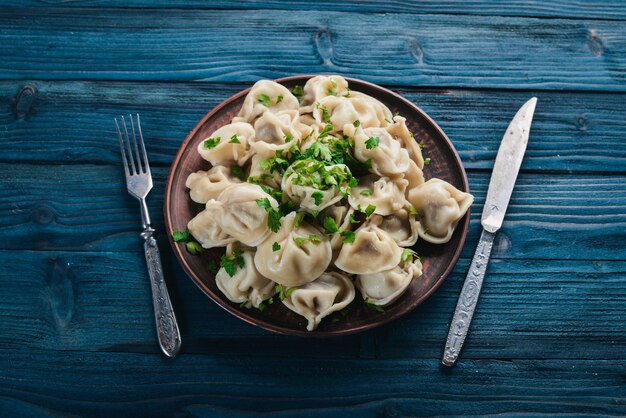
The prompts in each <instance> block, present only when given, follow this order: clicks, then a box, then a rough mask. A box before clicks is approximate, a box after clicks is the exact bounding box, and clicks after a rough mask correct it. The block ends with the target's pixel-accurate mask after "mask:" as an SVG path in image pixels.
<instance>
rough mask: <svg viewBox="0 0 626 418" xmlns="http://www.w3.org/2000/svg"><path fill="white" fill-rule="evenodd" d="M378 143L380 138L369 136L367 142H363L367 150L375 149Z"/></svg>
mask: <svg viewBox="0 0 626 418" xmlns="http://www.w3.org/2000/svg"><path fill="white" fill-rule="evenodd" d="M379 143H380V138H379V137H377V136H370V137H369V138H368V139H367V141H365V147H366V148H367V149H374V148H376V147H378V144H379Z"/></svg>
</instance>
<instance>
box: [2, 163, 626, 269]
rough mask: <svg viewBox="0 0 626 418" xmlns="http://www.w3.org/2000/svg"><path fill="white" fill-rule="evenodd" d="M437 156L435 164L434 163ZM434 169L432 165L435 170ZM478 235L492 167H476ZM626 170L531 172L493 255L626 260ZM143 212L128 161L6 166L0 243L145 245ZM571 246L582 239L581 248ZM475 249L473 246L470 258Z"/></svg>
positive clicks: (156, 201)
mask: <svg viewBox="0 0 626 418" xmlns="http://www.w3.org/2000/svg"><path fill="white" fill-rule="evenodd" d="M435 163H436V162H433V164H435ZM426 173H428V171H426ZM166 175H167V169H165V168H155V169H154V170H153V178H154V182H155V188H154V190H153V191H152V192H151V193H150V195H149V206H150V209H151V217H152V219H153V222H154V225H155V226H156V228H157V230H158V231H163V212H162V203H163V201H162V199H163V197H162V196H163V190H164V184H165V178H166ZM469 180H470V190H471V192H472V193H473V194H474V195H475V197H476V200H475V204H474V206H473V208H472V221H471V224H470V225H471V226H470V234H469V236H468V242H469V243H472V242H476V240H477V239H478V233H479V228H480V221H479V220H480V214H481V212H482V204H483V202H484V197H485V194H486V191H487V186H488V182H489V174H488V173H482V172H470V173H469ZM625 206H626V179H625V178H624V177H623V176H593V175H577V176H574V175H550V176H544V175H537V174H524V173H522V174H521V175H520V177H519V178H518V181H517V185H516V188H515V192H514V194H513V197H512V201H511V204H510V205H509V209H508V212H507V217H506V219H505V222H504V227H503V229H502V230H501V231H500V233H499V234H498V236H497V237H496V242H495V245H494V249H493V253H492V257H496V258H525V259H535V258H549V259H559V258H563V259H569V258H572V259H599V260H602V259H604V260H620V259H624V258H625V256H626V248H624V246H622V245H621V244H620V243H622V242H624V241H626V228H624V227H625V226H626V213H625V212H624V207H625ZM139 225H140V221H139V211H138V205H137V203H136V201H135V200H134V199H133V198H131V197H130V196H129V195H127V193H126V189H125V183H124V177H123V170H122V168H121V166H118V167H115V166H96V165H66V166H41V165H20V164H5V165H1V166H0V231H1V232H2V233H3V234H4V235H5V236H7V237H11V239H10V240H4V241H1V242H0V248H1V249H44V250H45V249H64V250H99V251H141V242H142V241H141V239H140V238H139V232H140V228H139ZM563 243H569V244H570V245H573V246H576V251H572V248H571V247H570V246H567V245H563ZM473 250H474V249H473V248H467V247H466V249H465V252H464V254H465V255H467V256H470V255H471V254H472V252H473Z"/></svg>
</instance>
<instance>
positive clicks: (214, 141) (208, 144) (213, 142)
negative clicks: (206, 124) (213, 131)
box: [204, 136, 222, 149]
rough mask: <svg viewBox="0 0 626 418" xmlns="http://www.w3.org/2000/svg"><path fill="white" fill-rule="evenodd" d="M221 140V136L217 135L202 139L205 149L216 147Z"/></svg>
mask: <svg viewBox="0 0 626 418" xmlns="http://www.w3.org/2000/svg"><path fill="white" fill-rule="evenodd" d="M221 140H222V138H220V137H219V136H216V137H214V138H209V139H205V140H204V148H206V149H213V148H215V147H217V145H218V144H219V143H220V141H221Z"/></svg>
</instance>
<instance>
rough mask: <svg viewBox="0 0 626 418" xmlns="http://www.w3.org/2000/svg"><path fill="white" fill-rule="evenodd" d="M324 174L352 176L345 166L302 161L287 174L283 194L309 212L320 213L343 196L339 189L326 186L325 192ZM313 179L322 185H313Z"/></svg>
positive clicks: (294, 165) (283, 182) (290, 168)
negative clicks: (335, 173) (336, 173)
mask: <svg viewBox="0 0 626 418" xmlns="http://www.w3.org/2000/svg"><path fill="white" fill-rule="evenodd" d="M322 172H331V173H332V172H338V173H341V174H342V175H344V176H348V175H349V174H350V170H349V169H348V167H347V166H345V165H343V164H334V165H327V166H325V165H324V164H323V163H320V162H316V161H309V160H301V161H298V162H295V163H294V164H292V165H291V166H290V167H289V168H288V169H287V171H286V172H285V176H284V177H283V180H282V185H281V186H282V189H283V193H284V194H285V195H286V196H287V197H288V198H289V199H291V200H292V201H293V202H294V203H296V204H298V205H299V206H300V207H301V208H302V209H304V210H306V211H309V212H318V211H320V210H322V209H324V208H326V207H328V206H330V205H332V204H333V203H335V202H337V201H339V200H341V198H342V197H343V195H342V194H341V192H340V190H339V189H338V188H336V187H334V186H329V185H326V184H325V185H324V187H325V190H324V189H322V188H321V187H322V185H321V180H322V176H321V174H322ZM311 179H313V180H315V181H316V182H318V183H320V184H317V185H315V184H312V182H311V181H310V180H311Z"/></svg>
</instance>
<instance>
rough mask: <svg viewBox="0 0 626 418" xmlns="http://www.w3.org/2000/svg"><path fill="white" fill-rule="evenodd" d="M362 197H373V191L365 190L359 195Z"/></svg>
mask: <svg viewBox="0 0 626 418" xmlns="http://www.w3.org/2000/svg"><path fill="white" fill-rule="evenodd" d="M359 194H360V195H361V196H371V195H372V191H371V190H370V189H363V190H361V193H359Z"/></svg>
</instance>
